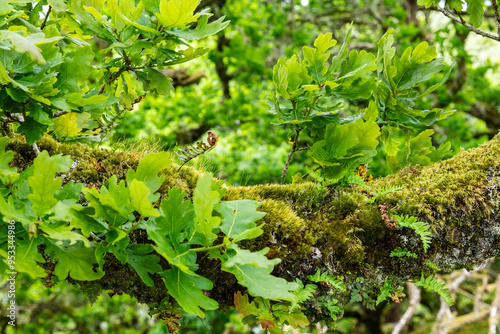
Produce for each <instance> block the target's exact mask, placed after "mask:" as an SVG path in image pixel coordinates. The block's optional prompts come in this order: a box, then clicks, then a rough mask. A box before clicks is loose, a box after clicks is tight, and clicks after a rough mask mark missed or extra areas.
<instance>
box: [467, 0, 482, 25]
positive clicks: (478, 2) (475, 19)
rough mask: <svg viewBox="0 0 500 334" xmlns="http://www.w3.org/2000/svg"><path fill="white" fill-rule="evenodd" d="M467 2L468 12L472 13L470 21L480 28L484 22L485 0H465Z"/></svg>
mask: <svg viewBox="0 0 500 334" xmlns="http://www.w3.org/2000/svg"><path fill="white" fill-rule="evenodd" d="M465 2H467V5H468V6H467V13H469V14H470V23H472V25H473V26H474V27H475V28H479V27H480V26H481V23H483V16H484V7H483V0H465Z"/></svg>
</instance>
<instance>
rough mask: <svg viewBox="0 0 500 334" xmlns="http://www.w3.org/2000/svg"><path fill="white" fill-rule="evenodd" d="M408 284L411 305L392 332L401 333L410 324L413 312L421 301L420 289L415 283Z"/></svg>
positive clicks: (394, 333) (393, 333)
mask: <svg viewBox="0 0 500 334" xmlns="http://www.w3.org/2000/svg"><path fill="white" fill-rule="evenodd" d="M407 285H408V292H409V294H410V305H409V306H408V309H407V310H406V312H405V314H403V316H402V317H401V319H399V322H398V323H397V324H396V326H395V327H394V329H393V330H392V334H399V333H400V332H401V331H402V330H403V328H404V327H405V326H406V325H407V324H408V322H409V321H410V319H411V317H412V316H413V313H415V310H416V308H417V306H418V304H419V303H420V289H419V288H417V287H416V286H415V285H414V284H413V283H408V284H407Z"/></svg>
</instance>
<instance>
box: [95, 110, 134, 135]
mask: <svg viewBox="0 0 500 334" xmlns="http://www.w3.org/2000/svg"><path fill="white" fill-rule="evenodd" d="M114 109H115V111H114V112H113V111H112V110H109V111H107V112H104V113H103V114H102V116H101V117H100V118H99V119H98V120H97V123H98V124H99V127H97V129H99V130H101V133H108V132H109V131H110V130H111V129H112V128H114V127H115V126H117V125H118V124H120V122H121V121H122V120H123V119H124V118H125V116H126V115H127V109H126V108H124V109H121V110H120V108H118V107H117V106H114ZM97 129H94V130H97Z"/></svg>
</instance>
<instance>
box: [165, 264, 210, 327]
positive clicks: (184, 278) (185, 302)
mask: <svg viewBox="0 0 500 334" xmlns="http://www.w3.org/2000/svg"><path fill="white" fill-rule="evenodd" d="M160 275H162V276H163V281H164V282H165V286H166V287H167V290H168V293H169V294H170V295H171V296H172V297H174V298H175V300H176V301H177V302H178V303H179V305H180V306H181V307H182V308H183V309H184V311H186V312H188V313H190V314H194V315H197V316H198V317H200V318H204V317H205V313H203V311H202V310H201V308H203V309H205V310H216V309H218V308H219V304H218V303H217V302H216V301H215V300H213V299H211V298H209V297H207V296H205V294H204V293H203V290H211V289H212V287H213V284H212V281H210V280H209V279H208V278H205V277H202V276H200V275H197V274H195V273H186V272H184V271H182V270H180V269H179V268H176V267H174V268H173V269H168V270H165V271H163V272H161V273H160Z"/></svg>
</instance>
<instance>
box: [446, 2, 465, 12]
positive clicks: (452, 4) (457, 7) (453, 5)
mask: <svg viewBox="0 0 500 334" xmlns="http://www.w3.org/2000/svg"><path fill="white" fill-rule="evenodd" d="M446 5H447V6H448V7H450V9H454V10H456V11H459V12H461V11H462V8H463V3H462V0H446Z"/></svg>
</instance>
